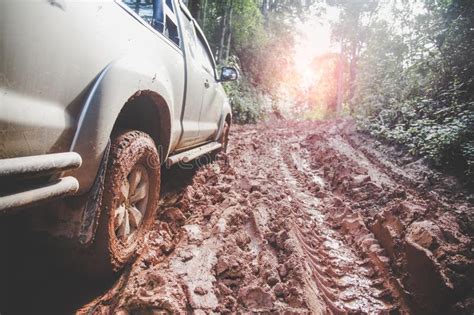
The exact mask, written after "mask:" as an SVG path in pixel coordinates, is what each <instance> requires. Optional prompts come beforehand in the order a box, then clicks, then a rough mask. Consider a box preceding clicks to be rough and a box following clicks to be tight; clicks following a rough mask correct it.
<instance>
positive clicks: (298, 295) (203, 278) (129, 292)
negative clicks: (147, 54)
mask: <svg viewBox="0 0 474 315" xmlns="http://www.w3.org/2000/svg"><path fill="white" fill-rule="evenodd" d="M231 134H232V135H231V139H230V148H229V153H228V154H224V155H222V156H221V157H220V159H219V160H218V161H217V162H214V163H211V164H206V165H204V166H202V167H200V168H198V169H197V170H194V171H193V170H187V171H185V170H182V169H179V168H175V169H172V170H171V171H169V172H168V173H166V174H165V175H164V176H165V177H164V179H163V181H164V182H165V183H166V185H165V187H164V191H163V193H162V201H161V204H160V209H159V216H158V218H157V220H156V223H155V229H154V231H153V232H151V233H150V234H149V235H148V236H147V241H146V243H145V246H144V248H143V250H142V252H141V255H140V257H139V258H138V259H137V261H136V262H135V263H134V264H133V265H132V266H130V267H128V268H126V270H125V271H124V272H123V274H122V275H121V276H120V277H119V279H118V280H117V281H116V282H115V284H114V285H113V286H112V287H111V288H110V289H109V290H107V291H106V292H105V293H104V294H101V295H99V296H97V297H96V298H95V299H93V300H92V301H90V302H89V303H87V304H86V305H84V306H83V307H82V308H81V309H80V311H79V312H80V313H89V314H90V313H92V314H96V313H97V314H107V313H113V312H115V313H117V314H152V313H155V312H157V313H159V312H161V311H166V312H171V313H192V312H194V313H197V314H204V313H213V312H222V313H229V312H230V313H234V312H239V313H242V312H244V313H245V312H264V313H280V312H287V313H313V314H361V313H367V314H388V313H390V314H397V313H414V314H417V313H419V314H436V313H438V314H449V313H452V314H470V313H472V311H473V310H474V308H473V304H474V298H473V292H472V288H473V285H474V280H473V274H474V272H473V266H474V264H473V247H472V245H473V244H472V222H473V221H472V213H473V211H472V210H473V206H472V199H471V203H469V201H468V199H469V192H468V191H466V190H465V189H463V188H462V187H458V186H456V185H457V184H456V182H455V181H454V180H453V179H452V178H450V177H448V176H445V175H440V174H438V173H436V172H434V171H432V170H430V169H429V168H427V167H426V166H425V165H424V164H423V163H421V162H420V160H416V159H413V158H409V157H407V156H405V155H402V154H400V155H397V154H398V151H396V150H395V151H394V149H391V148H390V147H387V146H381V145H379V144H377V143H375V142H374V141H373V140H371V139H368V138H366V137H364V136H363V135H360V134H357V133H356V132H355V131H354V129H353V126H352V124H351V123H350V122H347V121H333V122H327V123H308V122H304V123H293V122H283V121H280V122H271V123H267V124H261V125H257V126H254V127H248V126H246V127H236V128H234V129H233V131H232V133H231ZM454 192H457V193H456V194H455V193H454ZM471 194H472V192H471Z"/></svg>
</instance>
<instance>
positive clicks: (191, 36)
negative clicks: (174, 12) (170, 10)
mask: <svg viewBox="0 0 474 315" xmlns="http://www.w3.org/2000/svg"><path fill="white" fill-rule="evenodd" d="M181 21H183V32H184V34H183V36H185V37H186V43H187V46H188V47H189V51H190V54H191V57H192V58H193V59H194V60H196V61H197V62H199V61H198V56H197V44H196V34H195V33H194V25H193V22H192V21H191V20H190V19H189V18H188V17H187V15H186V14H181Z"/></svg>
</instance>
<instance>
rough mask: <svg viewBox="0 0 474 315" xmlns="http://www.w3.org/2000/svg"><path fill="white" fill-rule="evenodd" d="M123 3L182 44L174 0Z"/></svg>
mask: <svg viewBox="0 0 474 315" xmlns="http://www.w3.org/2000/svg"><path fill="white" fill-rule="evenodd" d="M123 3H125V4H126V5H127V6H128V7H129V8H130V9H132V10H133V11H135V13H136V14H138V15H139V16H140V17H141V18H142V19H143V20H144V21H145V22H146V23H148V24H149V25H151V26H152V27H153V28H154V29H155V30H157V31H158V32H160V33H162V34H163V35H165V36H166V37H167V38H169V39H170V40H171V41H172V42H173V43H175V44H176V45H178V46H180V44H181V39H180V37H179V31H178V21H177V19H176V15H175V13H174V12H175V10H174V7H173V1H172V0H166V5H164V4H163V0H123Z"/></svg>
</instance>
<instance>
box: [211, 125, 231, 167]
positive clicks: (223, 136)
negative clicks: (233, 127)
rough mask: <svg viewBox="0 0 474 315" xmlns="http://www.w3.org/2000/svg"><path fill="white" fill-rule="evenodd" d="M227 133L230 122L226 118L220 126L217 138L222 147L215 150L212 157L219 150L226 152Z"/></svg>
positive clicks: (219, 151)
mask: <svg viewBox="0 0 474 315" xmlns="http://www.w3.org/2000/svg"><path fill="white" fill-rule="evenodd" d="M229 133H230V123H229V122H228V121H227V120H226V121H224V126H223V127H222V134H221V136H220V137H219V140H218V142H219V143H220V144H221V145H222V147H221V148H220V149H219V150H217V151H216V152H215V154H214V156H213V158H216V156H217V154H219V153H221V152H224V153H227V147H228V145H229Z"/></svg>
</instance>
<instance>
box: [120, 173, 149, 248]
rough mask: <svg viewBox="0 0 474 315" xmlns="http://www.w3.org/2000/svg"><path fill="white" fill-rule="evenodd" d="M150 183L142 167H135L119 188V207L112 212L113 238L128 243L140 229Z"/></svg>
mask: <svg viewBox="0 0 474 315" xmlns="http://www.w3.org/2000/svg"><path fill="white" fill-rule="evenodd" d="M149 186H150V181H149V178H148V172H147V170H146V169H145V167H143V166H142V165H135V166H134V167H133V168H132V170H131V171H130V174H129V175H128V176H127V177H126V178H125V179H124V181H123V182H122V183H121V186H120V202H119V206H118V207H117V208H116V209H115V210H114V230H115V236H116V237H117V238H118V239H119V240H121V241H123V242H126V241H128V240H129V239H130V238H131V237H132V236H133V234H134V233H135V232H136V231H137V230H138V229H139V228H140V226H141V224H142V222H143V218H144V216H145V213H146V209H147V203H148V191H149Z"/></svg>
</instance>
